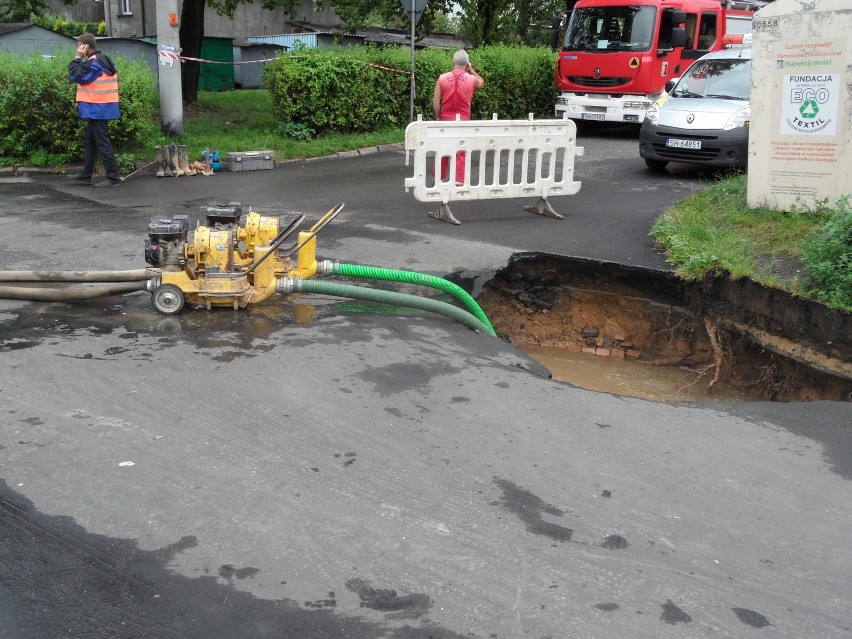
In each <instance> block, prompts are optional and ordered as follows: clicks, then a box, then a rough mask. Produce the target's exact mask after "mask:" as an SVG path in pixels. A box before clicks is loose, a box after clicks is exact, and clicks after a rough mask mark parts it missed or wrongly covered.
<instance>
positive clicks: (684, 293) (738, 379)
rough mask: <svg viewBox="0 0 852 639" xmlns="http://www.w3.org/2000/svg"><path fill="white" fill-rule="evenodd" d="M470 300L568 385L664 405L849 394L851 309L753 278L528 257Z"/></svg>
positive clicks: (851, 383)
mask: <svg viewBox="0 0 852 639" xmlns="http://www.w3.org/2000/svg"><path fill="white" fill-rule="evenodd" d="M477 301H478V302H479V304H480V305H481V306H482V308H483V310H484V311H485V313H486V314H487V315H488V317H489V319H490V320H491V323H492V324H493V326H494V328H495V330H496V331H497V333H498V334H499V335H500V336H501V337H503V338H504V339H508V340H509V341H510V342H512V343H513V344H515V345H516V346H518V347H519V348H521V349H523V350H525V351H526V352H527V353H528V354H529V355H530V356H532V357H533V358H535V359H537V360H538V361H540V362H541V363H542V364H543V365H545V366H546V367H547V368H548V369H549V370H550V371H551V373H552V374H553V376H554V378H555V379H559V380H561V381H567V382H569V383H572V384H574V385H576V386H581V387H584V388H590V389H592V390H600V391H606V392H612V393H615V394H620V395H633V396H639V397H645V398H648V399H656V400H665V401H685V400H689V401H698V400H702V401H703V400H708V399H709V400H712V399H724V400H730V401H740V400H771V401H810V400H835V401H852V315H850V314H848V313H840V312H836V311H831V310H830V309H827V308H826V307H825V306H823V305H820V304H816V303H814V302H809V301H807V300H802V299H800V298H795V297H793V296H791V295H789V294H787V293H786V292H784V291H781V290H778V289H770V288H767V287H764V286H761V285H759V284H756V283H754V282H752V281H750V280H742V279H741V280H731V279H730V278H726V277H714V278H708V279H706V280H703V281H700V282H687V281H685V280H682V279H680V278H678V277H676V276H675V275H674V274H673V273H668V272H660V271H658V270H652V269H645V268H641V267H631V266H625V265H619V264H615V263H612V262H601V261H596V260H588V259H579V258H568V257H561V256H554V255H545V254H538V253H525V254H518V255H515V256H513V257H512V259H511V260H510V262H509V264H508V265H507V266H506V267H504V268H503V269H501V270H500V271H498V272H497V273H496V274H495V276H494V277H493V278H492V279H490V280H489V281H488V282H486V283H485V284H484V285H483V290H482V292H481V294H480V295H479V296H478V298H477Z"/></svg>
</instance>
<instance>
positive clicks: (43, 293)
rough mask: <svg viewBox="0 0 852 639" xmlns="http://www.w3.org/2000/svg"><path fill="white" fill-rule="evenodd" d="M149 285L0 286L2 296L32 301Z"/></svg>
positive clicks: (66, 299) (78, 298)
mask: <svg viewBox="0 0 852 639" xmlns="http://www.w3.org/2000/svg"><path fill="white" fill-rule="evenodd" d="M147 285H148V283H147V281H146V282H123V283H113V284H104V285H103V286H87V287H83V286H68V287H65V288H49V287H38V286H0V298H3V299H7V300H29V301H31V302H76V301H82V300H93V299H97V298H99V297H111V296H113V295H124V294H126V293H135V292H136V291H145V290H147Z"/></svg>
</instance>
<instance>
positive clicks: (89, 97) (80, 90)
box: [77, 73, 118, 104]
mask: <svg viewBox="0 0 852 639" xmlns="http://www.w3.org/2000/svg"><path fill="white" fill-rule="evenodd" d="M77 102H88V103H90V104H110V103H113V102H115V103H118V73H116V74H114V75H107V74H106V73H102V74H101V75H100V76H99V77H98V79H97V80H95V81H94V82H90V83H89V84H78V85H77Z"/></svg>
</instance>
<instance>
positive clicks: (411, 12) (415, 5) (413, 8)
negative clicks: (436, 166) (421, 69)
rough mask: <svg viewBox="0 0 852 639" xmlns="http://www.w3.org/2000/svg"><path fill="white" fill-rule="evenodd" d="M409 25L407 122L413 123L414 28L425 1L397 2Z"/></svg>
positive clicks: (421, 13) (402, 0) (406, 0)
mask: <svg viewBox="0 0 852 639" xmlns="http://www.w3.org/2000/svg"><path fill="white" fill-rule="evenodd" d="M399 1H400V4H402V8H403V9H404V10H405V12H406V13H408V20H409V22H410V23H411V82H410V84H409V98H408V121H409V122H413V121H414V61H415V60H414V27H415V26H416V25H417V23H418V22H420V18H421V17H422V16H423V10H424V9H425V8H426V1H427V0H399Z"/></svg>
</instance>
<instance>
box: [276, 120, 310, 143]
mask: <svg viewBox="0 0 852 639" xmlns="http://www.w3.org/2000/svg"><path fill="white" fill-rule="evenodd" d="M278 133H279V135H282V136H284V137H285V138H290V139H291V140H301V141H303V142H307V141H308V140H310V139H311V138H313V137H314V136H315V135H316V131H314V130H313V129H311V128H309V127H306V126H305V125H304V124H296V123H295V122H282V123H281V124H279V125H278Z"/></svg>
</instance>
